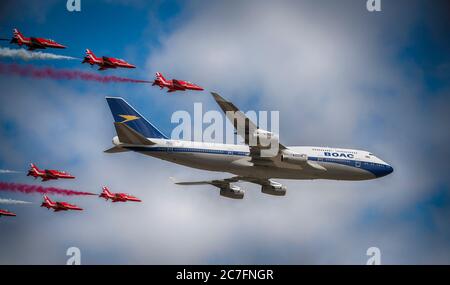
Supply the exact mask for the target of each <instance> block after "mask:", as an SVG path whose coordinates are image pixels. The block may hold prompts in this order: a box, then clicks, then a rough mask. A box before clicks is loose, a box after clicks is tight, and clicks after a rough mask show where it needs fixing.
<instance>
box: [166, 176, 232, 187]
mask: <svg viewBox="0 0 450 285" xmlns="http://www.w3.org/2000/svg"><path fill="white" fill-rule="evenodd" d="M238 177H239V176H235V177H231V178H226V179H216V180H205V181H187V182H177V181H175V180H173V179H172V181H173V182H174V183H175V184H177V185H207V184H209V185H213V186H216V187H218V188H223V187H228V186H229V185H230V183H232V182H238V181H239V179H237V178H238Z"/></svg>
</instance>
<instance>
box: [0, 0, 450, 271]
mask: <svg viewBox="0 0 450 285" xmlns="http://www.w3.org/2000/svg"><path fill="white" fill-rule="evenodd" d="M65 2H66V1H58V0H54V1H40V2H39V3H37V2H36V3H35V2H31V3H29V1H2V4H0V5H1V8H2V9H0V10H1V11H2V12H0V14H1V17H0V19H1V20H0V35H1V37H9V36H10V34H11V30H12V28H14V27H17V28H19V29H20V30H21V31H22V32H23V33H24V34H25V35H27V36H30V35H31V36H42V37H51V38H54V39H55V40H57V41H58V42H61V43H63V44H66V45H68V46H69V48H68V49H67V50H62V51H55V53H58V54H64V55H69V56H74V57H82V56H83V54H84V49H85V48H90V49H92V50H93V51H94V52H95V53H96V54H97V55H103V54H104V55H109V56H114V57H119V58H124V59H126V60H127V61H129V62H131V63H134V64H136V65H137V66H138V68H137V69H136V70H109V71H106V72H105V74H108V75H117V76H125V77H130V78H137V79H146V80H149V79H151V78H153V74H154V72H156V71H161V72H163V73H165V74H167V75H168V77H176V78H180V79H188V80H191V81H193V82H195V83H198V84H200V85H202V86H204V87H206V90H207V91H209V90H211V91H218V92H219V93H220V94H221V95H223V96H224V97H226V98H229V99H231V100H232V101H233V102H234V103H235V104H236V105H237V106H239V107H241V109H243V110H269V111H271V110H279V111H280V119H281V121H280V138H281V140H282V142H283V143H284V144H287V145H321V146H336V147H348V148H359V149H367V150H370V151H372V152H374V153H375V154H376V155H378V156H380V157H381V158H382V159H384V160H386V161H388V162H389V163H391V164H392V165H393V166H394V169H395V171H394V173H393V174H392V175H389V176H387V177H385V178H382V179H379V180H374V181H365V182H353V183H352V182H336V181H283V183H285V184H286V185H287V186H288V195H287V196H286V197H284V198H283V199H273V197H267V196H264V195H263V194H261V193H260V192H259V189H258V187H256V186H254V185H249V184H245V183H244V184H243V186H244V187H245V188H246V189H248V190H247V193H246V199H245V200H244V201H242V202H241V203H240V202H238V203H236V201H229V200H227V199H221V198H220V197H219V196H218V193H217V192H216V191H215V190H213V189H209V188H208V187H202V188H199V189H183V188H179V187H175V186H174V185H172V183H171V182H170V180H169V179H168V178H169V177H170V176H175V177H177V178H179V179H185V178H188V179H197V178H201V179H211V178H217V177H226V176H227V175H226V174H221V173H214V172H203V171H197V170H192V169H189V168H186V167H182V166H176V165H173V164H169V163H167V162H163V161H159V160H156V159H151V158H148V157H144V156H141V155H138V154H132V153H126V154H117V155H106V154H104V153H102V151H103V150H104V149H106V148H108V147H110V145H111V143H110V141H111V138H112V136H114V129H113V126H112V118H111V115H110V114H109V110H108V108H107V105H106V102H105V100H104V96H109V95H114V96H122V97H124V98H126V99H127V100H128V101H129V102H130V103H132V104H133V105H134V106H135V107H136V108H137V109H138V110H139V111H140V112H141V113H142V114H144V115H145V116H146V117H147V118H149V119H150V120H151V121H152V122H153V123H155V124H156V125H157V126H158V127H159V128H160V129H161V130H163V131H164V132H165V133H167V134H170V132H171V130H172V128H173V127H174V125H173V124H171V123H170V117H171V114H172V113H173V112H174V111H176V110H187V111H189V112H192V110H193V103H194V102H201V103H203V104H204V105H203V109H204V111H206V110H210V109H214V110H217V106H216V105H215V104H214V102H213V100H212V99H211V98H210V96H209V95H208V93H207V92H206V91H205V92H200V93H194V92H190V93H185V94H171V95H167V94H166V93H165V92H164V91H160V90H159V89H158V88H152V87H151V86H149V85H141V84H99V83H94V82H83V81H51V80H36V79H30V78H20V77H15V76H5V75H2V76H1V77H0V84H1V86H2V88H3V91H2V95H0V119H1V124H0V137H1V138H2V140H1V142H0V168H5V169H15V170H25V169H26V168H27V165H28V163H29V162H31V161H34V162H36V163H37V164H38V165H42V166H44V167H57V168H63V169H66V170H68V171H70V172H73V173H74V174H76V176H77V180H76V183H74V182H73V181H56V182H49V183H48V185H52V186H60V187H65V188H74V189H79V190H84V191H91V192H99V191H100V188H101V186H102V185H103V184H107V185H109V186H110V188H111V189H112V190H114V191H125V192H132V193H134V194H136V195H137V196H139V197H142V198H143V199H144V203H143V204H142V205H139V206H138V207H134V206H133V205H117V206H116V205H111V204H105V203H103V201H100V200H97V199H92V198H90V197H86V198H82V197H79V198H67V199H68V200H70V201H71V202H74V203H78V204H80V205H83V206H85V208H86V211H84V212H83V213H75V214H73V213H62V215H54V214H53V213H50V212H47V211H45V210H43V209H41V208H39V207H37V206H38V204H39V202H40V198H41V197H39V196H33V195H31V196H25V195H17V194H12V193H1V196H0V197H1V198H13V199H23V200H27V201H32V202H34V203H35V204H34V205H20V206H19V205H17V206H10V205H8V208H9V209H10V210H12V211H15V212H17V214H18V215H19V216H18V217H17V218H15V219H2V220H1V221H0V229H1V232H2V235H1V236H0V252H1V254H0V263H1V264H24V263H25V264H29V263H31V264H41V263H44V264H47V263H50V264H62V263H64V262H65V260H66V256H65V250H66V249H67V248H68V247H70V246H78V247H80V249H81V252H82V255H83V258H82V262H83V263H93V264H97V263H101V264H102V263H107V264H111V263H112V264H122V263H125V264H136V263H138V264H161V263H163V264H166V263H170V264H179V263H196V264H197V263H202V264H203V263H237V264H241V263H277V264H278V263H281V264H284V263H288V264H290V263H294V264H296V263H302V264H303V263H306V264H309V263H311V264H330V263H331V264H342V263H344V264H348V263H351V264H364V263H365V261H366V260H367V256H366V255H365V252H366V249H367V248H369V247H371V246H378V247H379V248H380V249H381V252H382V262H383V263H394V264H397V263H412V264H422V263H425V264H432V263H445V264H448V263H449V261H450V257H449V256H448V254H447V253H448V252H449V249H450V228H449V226H448V217H449V213H450V212H449V211H450V210H449V209H450V204H449V203H450V200H449V185H450V181H449V178H448V170H449V169H448V165H447V164H448V163H447V158H448V157H449V155H450V152H449V150H448V145H449V143H450V136H449V133H448V123H449V121H450V115H449V114H450V113H449V112H448V111H449V104H450V97H449V95H450V78H449V74H450V72H449V70H450V69H449V68H450V52H449V51H450V40H449V39H450V37H449V36H450V25H449V22H448V21H449V20H448V17H446V15H445V11H448V4H447V3H446V2H445V1H437V2H434V3H433V4H431V3H428V2H427V1H396V2H395V3H393V1H383V6H382V7H383V10H382V12H379V13H369V12H367V11H366V10H365V1H362V0H361V1H359V0H355V1H339V3H336V1H276V2H275V1H258V2H252V1H245V2H243V1H192V2H188V1H154V2H149V1H140V0H135V1H126V0H122V1H120V0H117V1H115V0H109V1H107V0H104V1H100V0H99V1H86V0H85V1H82V12H80V13H69V12H67V11H66V10H65ZM24 7H26V8H24ZM19 11H23V12H20V13H19ZM4 44H5V43H3V44H2V46H4ZM0 60H1V61H2V63H3V62H16V63H19V64H33V65H40V66H53V67H56V68H66V69H76V70H85V71H90V72H97V71H96V70H95V69H91V68H89V67H88V66H86V65H81V63H79V62H78V61H30V62H22V61H19V60H8V59H4V58H1V59H0ZM0 175H1V177H0V180H1V181H11V182H13V181H14V182H22V183H36V184H39V182H34V181H32V180H30V179H28V178H27V177H24V176H23V175H14V174H8V175H6V174H0ZM2 207H3V205H2ZM48 232H52V234H48ZM37 245H39V246H37Z"/></svg>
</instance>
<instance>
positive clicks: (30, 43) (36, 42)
mask: <svg viewBox="0 0 450 285" xmlns="http://www.w3.org/2000/svg"><path fill="white" fill-rule="evenodd" d="M13 31H14V36H13V38H12V39H11V42H10V43H12V44H18V45H19V46H22V45H26V46H27V47H28V50H35V49H46V48H66V46H63V45H62V44H59V43H57V42H55V41H54V40H50V39H44V38H33V37H30V38H26V37H24V36H23V35H22V33H21V32H19V30H18V29H14V30H13Z"/></svg>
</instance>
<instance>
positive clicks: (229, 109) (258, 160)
mask: <svg viewBox="0 0 450 285" xmlns="http://www.w3.org/2000/svg"><path fill="white" fill-rule="evenodd" d="M211 94H212V95H213V97H214V100H216V102H217V104H218V105H219V106H220V108H221V109H222V111H223V112H224V113H225V115H226V117H227V119H228V120H230V122H231V123H232V124H233V127H234V129H235V130H236V133H237V134H238V135H239V136H241V137H242V138H244V141H245V144H246V145H249V148H250V156H251V158H252V162H253V163H254V164H255V165H272V166H273V165H276V164H277V163H276V162H277V161H280V159H279V157H280V155H281V151H282V150H284V149H286V147H285V146H284V145H282V144H281V143H279V142H278V150H276V149H275V151H277V152H275V153H272V155H270V156H267V155H261V151H263V150H264V149H265V147H264V146H263V145H261V143H260V140H259V139H258V138H257V137H255V134H256V133H257V132H258V131H260V130H261V129H259V128H258V126H256V125H255V123H253V122H252V121H251V120H250V119H249V118H247V116H245V114H244V113H243V112H242V111H240V110H239V109H238V108H237V107H236V106H235V105H234V104H233V103H231V102H229V101H226V100H225V99H224V98H222V97H221V96H220V95H219V94H217V93H214V92H211ZM261 131H263V132H265V131H264V130H261ZM272 147H273V146H272ZM266 149H267V147H266Z"/></svg>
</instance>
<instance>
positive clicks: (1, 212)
mask: <svg viewBox="0 0 450 285" xmlns="http://www.w3.org/2000/svg"><path fill="white" fill-rule="evenodd" d="M1 216H9V217H15V216H16V214H14V213H11V212H8V211H6V210H2V209H0V217H1Z"/></svg>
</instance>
